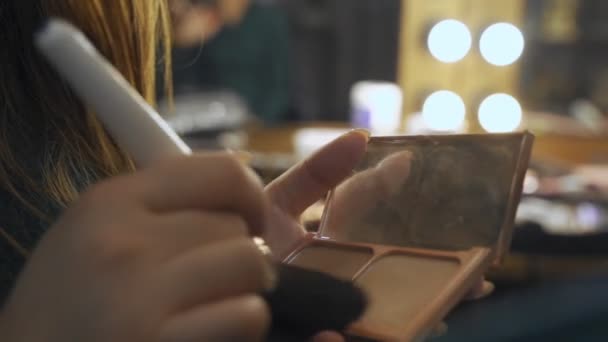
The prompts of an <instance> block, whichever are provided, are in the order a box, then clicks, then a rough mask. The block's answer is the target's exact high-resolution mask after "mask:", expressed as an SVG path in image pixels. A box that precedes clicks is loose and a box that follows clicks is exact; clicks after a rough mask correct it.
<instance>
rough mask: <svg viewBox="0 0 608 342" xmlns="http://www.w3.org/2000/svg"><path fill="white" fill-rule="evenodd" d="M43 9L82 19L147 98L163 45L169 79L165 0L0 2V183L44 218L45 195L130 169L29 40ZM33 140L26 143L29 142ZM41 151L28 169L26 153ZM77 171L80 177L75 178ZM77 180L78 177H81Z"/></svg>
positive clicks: (61, 197) (63, 201)
mask: <svg viewBox="0 0 608 342" xmlns="http://www.w3.org/2000/svg"><path fill="white" fill-rule="evenodd" d="M48 17H61V18H64V19H66V20H68V21H70V22H72V23H73V24H75V25H76V26H77V27H79V28H80V29H81V30H82V31H83V32H84V33H85V34H86V35H87V36H88V38H89V39H91V41H92V42H93V43H94V44H95V45H96V46H97V48H98V49H99V50H100V52H101V53H102V54H104V55H105V56H106V57H107V58H108V59H109V61H110V62H111V63H113V64H114V65H115V66H116V67H117V68H118V70H120V72H122V74H123V75H124V76H125V78H126V79H127V81H129V82H130V83H131V84H132V85H133V86H134V87H135V88H136V89H137V90H138V91H139V92H140V93H141V94H142V95H143V96H144V97H145V98H146V99H147V100H148V101H149V102H150V103H154V97H155V94H156V91H155V84H156V80H155V66H156V64H157V62H158V61H159V60H160V58H159V56H160V55H161V54H159V53H158V52H160V51H161V50H162V56H163V61H164V66H165V67H164V69H165V82H164V83H165V84H166V85H168V88H167V92H168V93H170V92H171V89H169V85H170V84H171V82H170V78H171V75H170V68H169V67H168V66H169V65H170V62H171V61H170V53H169V51H170V50H169V49H170V25H169V12H168V8H167V3H166V0H19V1H2V2H1V3H0V45H2V46H3V47H4V48H3V49H2V50H3V51H2V52H0V75H2V77H0V119H1V120H2V121H1V123H0V187H2V188H3V189H4V191H7V192H8V193H10V194H12V195H13V196H14V197H15V198H16V199H18V201H19V202H20V203H21V204H22V205H23V206H24V207H25V208H27V209H28V210H29V211H30V212H31V213H32V214H33V215H35V216H37V217H39V218H41V219H46V220H49V219H50V218H49V217H48V215H47V213H46V212H45V211H46V210H47V209H45V208H43V207H41V206H40V205H37V204H36V201H37V199H44V200H46V201H48V202H49V203H52V204H53V206H57V207H59V208H61V207H65V206H67V205H68V204H69V203H70V202H72V201H73V200H74V199H75V198H76V197H77V196H78V192H79V190H81V189H79V186H80V184H79V182H80V181H84V183H90V182H94V181H96V180H98V179H100V178H104V177H108V176H112V175H116V174H119V173H122V172H128V171H130V170H132V169H133V163H132V161H131V159H130V158H129V156H128V155H126V154H125V153H124V152H123V151H121V150H120V148H119V147H118V146H117V145H116V144H115V143H114V141H113V140H112V139H111V137H110V136H109V135H108V134H107V133H106V131H105V130H104V129H103V127H102V125H101V123H100V122H99V121H98V120H97V118H96V117H95V115H94V113H92V112H90V111H89V110H88V109H87V108H85V107H84V106H83V105H82V103H81V102H80V101H78V99H77V98H76V97H75V96H74V94H73V93H72V92H71V91H70V90H69V88H68V87H67V86H66V84H64V83H63V82H61V80H60V78H59V77H58V76H57V74H55V72H53V70H52V69H51V68H50V67H49V66H48V65H47V64H46V62H45V61H44V60H43V59H42V58H41V56H40V55H38V53H37V52H36V50H35V49H34V47H33V44H32V40H33V36H34V34H35V32H36V30H37V29H38V28H39V27H40V25H42V24H43V23H44V21H45V20H46V19H47V18H48ZM29 140H33V145H30V146H28V144H32V141H29ZM30 151H31V152H32V154H31V155H30V156H34V155H35V156H38V157H39V158H40V159H38V160H36V163H37V165H38V168H39V169H38V170H32V166H31V165H30V164H28V162H27V158H28V156H24V153H29V152H30ZM77 178H80V181H79V180H78V179H77ZM81 183H82V182H81Z"/></svg>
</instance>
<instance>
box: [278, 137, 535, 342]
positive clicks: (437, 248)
mask: <svg viewBox="0 0 608 342" xmlns="http://www.w3.org/2000/svg"><path fill="white" fill-rule="evenodd" d="M532 142H533V136H532V135H531V134H529V133H527V132H524V133H512V134H491V135H441V136H402V137H373V138H371V139H370V141H369V143H368V148H367V152H366V155H365V156H364V158H363V160H362V161H361V162H360V164H359V165H358V166H357V167H356V168H355V170H353V175H352V176H351V177H350V178H349V179H347V180H346V181H344V182H343V183H342V184H340V185H339V186H338V187H336V188H335V189H334V190H332V192H331V193H330V195H329V197H328V201H327V205H326V207H325V211H324V213H323V218H322V220H321V226H320V229H319V232H318V233H317V234H316V235H314V236H311V237H309V238H308V239H307V240H306V241H304V242H303V243H302V244H301V245H300V246H298V247H297V248H296V249H295V250H294V251H293V252H292V253H291V254H290V255H289V256H288V257H287V258H286V259H285V260H284V262H285V263H287V264H291V265H294V266H300V267H303V268H307V269H311V270H316V271H320V272H324V273H327V274H329V275H332V276H334V277H337V278H340V279H343V280H350V281H353V282H354V283H355V284H356V285H358V286H359V287H361V288H362V289H363V290H364V291H365V292H366V293H367V296H368V300H369V305H368V309H367V311H366V312H365V313H364V315H363V316H362V318H361V319H359V320H358V321H357V322H356V323H354V324H352V325H351V326H350V327H349V328H348V330H347V333H348V334H349V335H351V336H354V337H363V338H370V339H375V340H382V341H412V340H418V339H421V338H424V337H425V336H427V335H428V334H429V332H430V331H431V330H432V329H433V328H434V327H435V326H436V325H437V324H438V323H439V322H440V321H441V320H442V319H443V318H444V317H445V316H446V315H447V313H448V312H449V311H450V310H451V309H452V308H453V307H454V306H455V305H456V304H457V303H458V302H459V301H460V300H462V298H463V297H464V296H465V294H466V293H467V292H468V291H469V290H471V288H472V287H473V286H474V285H475V283H476V282H477V281H479V280H480V279H481V277H482V276H483V274H484V272H485V271H486V270H487V268H488V267H489V266H490V265H492V264H498V263H499V262H500V261H501V258H502V257H503V255H504V254H505V252H506V251H507V250H508V248H509V244H510V240H511V232H512V227H513V220H514V217H515V212H516V209H517V204H518V202H519V198H520V195H521V190H522V184H523V179H524V175H525V171H526V169H527V166H528V162H529V158H530V150H531V146H532Z"/></svg>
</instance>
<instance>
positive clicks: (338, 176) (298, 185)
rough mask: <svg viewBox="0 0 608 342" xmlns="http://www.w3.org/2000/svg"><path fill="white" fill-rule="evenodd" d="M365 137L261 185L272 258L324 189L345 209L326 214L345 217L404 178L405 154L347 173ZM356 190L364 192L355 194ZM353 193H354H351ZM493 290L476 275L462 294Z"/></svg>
mask: <svg viewBox="0 0 608 342" xmlns="http://www.w3.org/2000/svg"><path fill="white" fill-rule="evenodd" d="M368 139H369V134H368V133H367V132H365V131H362V130H355V131H351V132H349V133H347V134H345V135H343V136H341V137H340V138H338V139H336V140H334V141H333V142H331V143H329V144H328V145H326V146H325V147H323V148H322V149H321V150H319V151H318V152H317V153H315V154H314V155H313V156H312V157H310V158H309V159H307V160H305V161H303V162H301V163H300V164H298V165H296V166H295V167H293V168H292V169H290V170H289V171H287V172H286V173H285V174H283V175H282V176H281V177H279V178H278V179H277V180H275V181H274V182H272V183H271V184H269V185H268V186H267V187H266V193H267V194H268V195H269V197H270V199H271V202H272V214H271V216H270V218H269V220H270V222H271V224H269V225H268V229H267V230H266V232H265V235H264V238H265V240H266V241H267V243H268V244H269V245H270V247H271V248H272V250H273V251H274V253H275V255H276V256H277V258H278V259H283V258H284V257H286V256H287V255H288V254H289V252H290V251H292V250H293V249H294V248H295V246H297V245H298V244H299V243H300V242H301V240H302V239H303V238H304V236H305V235H306V232H305V229H304V228H303V227H302V226H301V224H300V220H299V218H300V215H301V214H302V212H303V211H304V210H306V209H307V208H308V207H309V206H310V205H312V204H313V203H315V202H316V201H318V200H319V199H320V198H322V197H323V196H325V195H326V194H327V192H328V191H329V190H331V189H333V188H335V187H338V188H337V191H336V193H335V194H334V195H335V196H336V198H334V200H335V201H336V202H337V205H336V206H338V207H339V206H344V209H345V210H344V215H341V214H340V209H339V208H338V209H336V208H332V211H333V210H334V209H335V210H336V211H337V212H338V213H334V214H332V216H336V215H337V217H347V216H348V215H350V216H352V215H353V213H358V212H361V211H363V210H364V208H365V207H366V205H369V204H370V203H375V202H377V201H378V200H380V199H381V198H385V197H388V196H391V194H392V193H391V191H392V190H393V189H398V188H399V187H400V185H401V184H403V183H404V182H405V181H406V180H407V177H408V174H409V161H410V158H411V154H410V153H408V152H402V153H395V154H393V155H390V156H388V157H387V158H386V159H385V160H384V161H383V162H381V163H379V165H378V166H377V167H376V168H373V169H370V170H367V171H363V172H360V173H358V174H356V175H355V176H353V177H351V176H352V175H353V173H352V170H353V169H354V168H355V166H356V165H357V164H358V163H359V162H360V161H361V160H362V158H363V156H364V154H365V151H366V146H367V141H368ZM345 180H346V181H345ZM343 181H344V182H343ZM338 185H339V186H338ZM365 189H369V191H364V190H365ZM362 192H364V193H365V196H361V193H362ZM355 193H357V194H358V195H356V196H353V194H355ZM355 217H356V215H355ZM493 288H494V287H493V285H492V284H491V283H489V282H487V281H485V280H484V279H480V281H479V282H478V284H476V285H475V286H474V287H473V288H472V289H471V292H470V293H469V294H468V295H467V297H466V298H467V299H479V298H482V297H485V296H487V295H489V294H490V293H491V292H492V290H493ZM440 330H442V329H440ZM317 340H318V341H341V339H340V337H339V335H337V334H335V333H325V334H321V335H319V336H318V338H317Z"/></svg>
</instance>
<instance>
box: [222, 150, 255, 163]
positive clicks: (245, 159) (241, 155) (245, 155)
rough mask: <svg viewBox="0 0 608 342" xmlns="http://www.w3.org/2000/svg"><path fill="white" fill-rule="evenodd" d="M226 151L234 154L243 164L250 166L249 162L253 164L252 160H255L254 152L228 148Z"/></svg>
mask: <svg viewBox="0 0 608 342" xmlns="http://www.w3.org/2000/svg"><path fill="white" fill-rule="evenodd" d="M226 151H227V152H228V153H230V154H232V155H233V156H234V157H235V158H236V159H237V160H238V161H240V162H241V163H242V164H243V165H246V166H249V164H251V161H252V160H253V154H251V153H249V152H247V151H240V150H239V151H235V150H231V149H227V150H226Z"/></svg>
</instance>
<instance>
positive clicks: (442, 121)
mask: <svg viewBox="0 0 608 342" xmlns="http://www.w3.org/2000/svg"><path fill="white" fill-rule="evenodd" d="M465 113H466V108H465V105H464V101H463V100H462V98H461V97H460V96H458V94H456V93H454V92H452V91H449V90H440V91H437V92H434V93H432V94H431V95H429V97H427V98H426V100H424V104H423V105H422V117H423V119H424V122H425V123H426V125H427V126H428V127H429V128H430V129H432V130H436V131H456V130H458V129H459V128H460V127H462V125H464V119H465Z"/></svg>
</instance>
